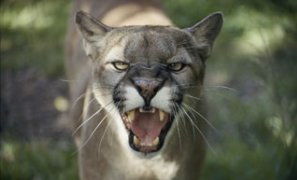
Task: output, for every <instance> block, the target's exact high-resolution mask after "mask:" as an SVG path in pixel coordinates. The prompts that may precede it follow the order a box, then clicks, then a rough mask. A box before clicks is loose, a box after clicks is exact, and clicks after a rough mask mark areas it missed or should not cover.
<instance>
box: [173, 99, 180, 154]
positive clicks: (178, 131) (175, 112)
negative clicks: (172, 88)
mask: <svg viewBox="0 0 297 180" xmlns="http://www.w3.org/2000/svg"><path fill="white" fill-rule="evenodd" d="M173 111H174V114H177V107H176V104H175V103H174V104H173ZM179 117H180V116H179ZM180 118H181V117H180ZM176 120H177V119H176ZM176 126H177V135H178V144H179V150H180V152H182V142H181V133H180V129H179V122H178V121H176Z"/></svg>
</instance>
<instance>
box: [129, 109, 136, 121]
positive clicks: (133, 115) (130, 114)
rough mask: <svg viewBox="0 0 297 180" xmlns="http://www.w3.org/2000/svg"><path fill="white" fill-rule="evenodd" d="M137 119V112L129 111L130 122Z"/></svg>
mask: <svg viewBox="0 0 297 180" xmlns="http://www.w3.org/2000/svg"><path fill="white" fill-rule="evenodd" d="M134 117H135V110H132V111H129V112H128V121H129V122H132V121H133V120H134Z"/></svg>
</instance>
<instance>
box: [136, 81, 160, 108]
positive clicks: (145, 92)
mask: <svg viewBox="0 0 297 180" xmlns="http://www.w3.org/2000/svg"><path fill="white" fill-rule="evenodd" d="M132 82H133V84H134V86H135V87H136V89H137V90H138V92H139V94H140V95H141V96H142V97H143V99H144V100H145V103H146V105H149V104H150V101H151V99H152V98H153V97H154V96H155V95H156V93H157V92H158V90H159V89H160V88H161V87H162V85H163V81H162V80H160V79H153V78H132Z"/></svg>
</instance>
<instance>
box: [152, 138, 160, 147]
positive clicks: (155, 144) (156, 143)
mask: <svg viewBox="0 0 297 180" xmlns="http://www.w3.org/2000/svg"><path fill="white" fill-rule="evenodd" d="M159 141H160V139H159V137H156V138H155V139H154V140H153V145H154V146H157V145H158V144H159Z"/></svg>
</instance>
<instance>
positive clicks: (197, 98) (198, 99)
mask: <svg viewBox="0 0 297 180" xmlns="http://www.w3.org/2000/svg"><path fill="white" fill-rule="evenodd" d="M185 96H187V97H189V98H191V99H195V100H197V101H201V98H200V97H195V96H192V95H189V94H186V95H185Z"/></svg>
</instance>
